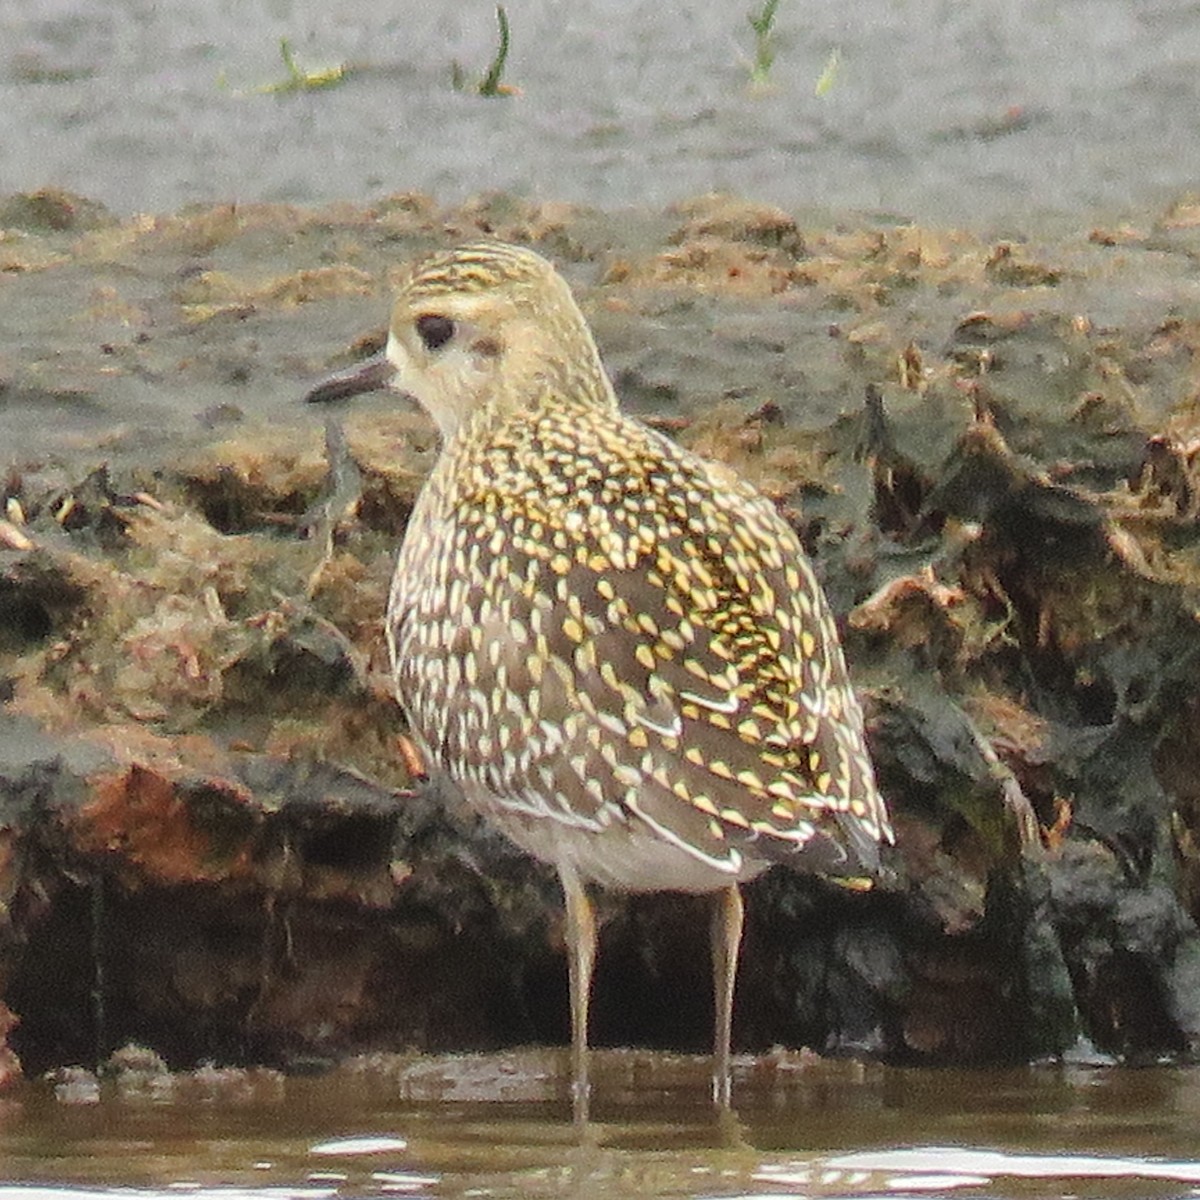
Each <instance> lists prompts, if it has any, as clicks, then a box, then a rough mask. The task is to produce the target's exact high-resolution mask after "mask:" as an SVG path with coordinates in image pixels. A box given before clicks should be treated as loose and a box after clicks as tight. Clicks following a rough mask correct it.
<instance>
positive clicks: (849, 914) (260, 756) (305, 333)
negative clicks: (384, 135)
mask: <svg viewBox="0 0 1200 1200" xmlns="http://www.w3.org/2000/svg"><path fill="white" fill-rule="evenodd" d="M0 226H2V227H3V233H2V234H0V268H3V273H2V274H0V302H2V303H3V304H4V307H5V312H6V322H7V324H6V328H5V330H3V331H0V465H2V466H3V467H4V468H5V471H6V474H5V478H4V491H5V496H4V499H5V504H6V510H5V517H4V521H3V523H2V524H0V702H2V704H3V707H2V708H0V901H2V902H3V905H4V907H3V909H2V910H0V989H2V991H0V995H2V998H3V1004H4V1005H5V1009H4V1010H0V1013H2V1014H3V1022H2V1025H3V1027H4V1028H6V1029H7V1041H8V1047H9V1054H8V1057H7V1058H5V1059H3V1060H0V1073H7V1074H10V1075H11V1074H14V1073H16V1072H17V1071H18V1070H19V1069H20V1066H19V1063H20V1064H23V1066H24V1068H25V1070H26V1071H28V1072H40V1071H43V1070H46V1069H49V1068H52V1067H55V1066H59V1065H62V1064H67V1063H95V1062H98V1061H100V1060H102V1059H104V1058H105V1057H106V1056H107V1055H108V1054H109V1053H110V1052H111V1051H112V1050H114V1049H115V1048H117V1047H119V1046H122V1045H124V1044H125V1043H127V1042H130V1041H135V1042H137V1043H139V1044H142V1045H145V1046H149V1047H152V1048H153V1049H154V1050H155V1051H157V1052H158V1053H159V1054H161V1055H162V1056H163V1057H164V1058H165V1059H166V1061H167V1062H168V1063H170V1064H171V1065H175V1066H181V1065H188V1064H194V1063H196V1062H199V1061H202V1060H205V1059H213V1060H215V1061H217V1062H220V1063H269V1064H275V1065H282V1066H285V1067H290V1068H296V1069H299V1068H309V1069H315V1068H319V1067H321V1066H323V1065H325V1064H328V1063H331V1062H334V1061H336V1060H338V1059H339V1058H340V1057H342V1056H344V1055H346V1054H348V1053H351V1052H356V1051H363V1050H375V1049H397V1048H415V1049H430V1050H444V1049H468V1048H469V1049H479V1048H489V1047H497V1046H505V1045H513V1044H518V1043H528V1042H554V1041H561V1040H562V1039H564V1038H565V1036H566V1000H565V972H564V965H563V957H562V937H561V913H560V908H559V903H560V902H559V898H558V895H557V890H556V887H555V884H554V882H553V879H552V878H551V875H550V873H549V872H547V871H546V870H545V869H543V868H541V867H540V866H538V865H536V864H532V863H530V862H528V861H527V860H525V859H524V858H522V857H521V856H520V855H518V854H516V853H515V852H514V851H513V850H512V849H511V848H509V847H508V845H507V844H506V843H504V842H503V841H502V840H500V839H499V838H497V837H495V836H493V835H491V834H490V833H489V832H488V831H487V830H486V829H484V828H481V827H480V826H479V825H478V824H477V823H476V822H474V821H473V820H472V819H471V818H470V817H469V815H467V814H465V813H463V812H462V811H460V809H459V807H458V806H457V803H456V801H455V798H454V797H453V796H449V795H445V794H443V793H442V792H441V791H439V790H438V789H436V788H431V787H430V786H429V785H427V784H423V783H422V782H421V781H420V780H418V779H414V778H412V777H410V775H409V774H408V772H407V768H406V765H405V758H404V755H403V754H402V753H401V752H400V748H399V745H398V735H399V734H400V733H401V732H402V731H401V727H400V722H399V719H398V717H397V714H396V711H395V708H394V706H393V704H392V702H391V699H390V697H389V695H388V688H387V683H386V669H385V662H384V649H383V646H382V640H381V638H380V636H379V621H380V614H381V613H382V610H383V605H384V600H385V595H386V587H387V581H388V578H389V575H390V569H391V562H390V559H391V554H392V549H393V547H394V545H395V542H396V539H397V537H398V536H399V534H400V532H401V530H402V529H403V525H404V522H405V519H406V517H407V514H408V512H409V510H410V508H411V505H412V502H413V497H414V495H415V492H416V489H417V488H418V487H419V485H420V481H421V479H422V477H423V474H424V472H425V471H426V470H427V469H428V468H429V466H430V465H431V463H432V461H433V457H434V454H435V452H436V445H435V441H434V435H433V431H432V428H431V427H430V426H429V425H428V424H427V423H426V422H425V421H424V420H423V419H422V418H421V417H420V416H418V415H416V414H414V413H410V412H407V411H404V410H402V408H400V407H399V406H398V405H397V404H395V403H394V402H387V403H379V402H374V403H371V404H367V405H365V406H363V407H362V408H360V409H357V410H353V411H349V412H347V413H345V414H344V415H343V416H342V417H340V418H339V420H338V421H337V422H336V423H335V424H334V425H332V426H331V427H330V428H328V429H326V428H324V427H322V426H321V425H319V424H318V420H319V415H318V414H314V413H313V412H312V411H311V410H306V409H305V408H304V407H303V406H302V405H301V404H300V403H299V398H300V397H301V396H302V394H303V392H304V390H305V388H306V387H307V386H308V385H309V384H310V383H311V382H312V381H313V379H314V378H315V377H316V376H317V375H318V374H319V373H320V372H321V371H323V370H325V369H328V368H330V367H334V366H338V365H342V364H344V363H345V362H347V361H350V360H351V359H353V358H354V357H355V356H357V355H361V354H363V353H366V352H368V351H369V350H370V349H371V348H372V347H373V346H374V345H375V344H377V342H378V339H379V336H380V332H381V329H382V323H383V321H384V319H385V315H386V307H387V294H388V291H389V287H390V277H391V276H392V274H393V273H394V271H395V270H396V269H397V268H398V267H399V266H400V265H401V264H403V263H404V262H405V261H406V260H407V259H409V258H410V257H411V256H412V255H413V254H415V253H418V252H420V251H422V250H424V249H426V248H428V247H430V246H433V245H437V244H447V243H450V242H453V241H455V240H458V239H459V238H461V237H463V236H466V235H471V234H474V233H477V232H479V231H480V230H485V231H488V232H493V233H496V234H498V235H499V236H502V237H506V238H510V239H515V240H522V241H528V242H531V243H532V244H534V245H536V246H537V247H538V248H540V249H541V250H543V251H544V252H545V253H547V254H549V255H551V256H552V257H554V258H555V259H556V260H557V261H559V262H560V263H561V264H562V265H563V267H564V269H565V270H566V272H567V274H568V275H569V277H570V278H571V280H572V282H573V283H574V284H575V285H576V287H577V289H578V291H579V294H580V298H581V302H582V304H583V307H584V310H585V312H586V313H587V314H588V316H589V318H590V319H591V320H592V321H593V323H594V326H595V329H596V333H597V337H598V340H599V342H600V345H601V349H602V351H603V352H604V354H605V357H606V359H607V361H608V363H609V366H610V369H611V370H612V372H613V375H614V379H615V381H616V383H617V387H618V390H619V391H620V392H621V394H622V395H623V397H624V398H625V400H626V402H627V404H628V405H629V407H631V408H632V409H634V410H635V411H638V412H640V413H642V414H643V415H645V416H647V417H648V418H650V419H653V420H655V421H657V422H658V423H659V424H661V425H662V426H664V427H666V428H668V429H670V430H671V431H672V432H673V433H675V434H676V435H677V436H679V437H680V439H681V440H683V441H685V442H686V443H688V444H690V445H692V446H694V447H696V448H698V449H700V450H702V451H703V452H704V453H707V454H711V455H714V456H717V457H720V458H723V459H726V460H728V461H729V462H731V463H732V464H733V465H734V466H735V467H736V468H737V469H738V470H739V471H741V472H742V473H744V474H746V475H747V476H748V477H750V478H751V479H753V480H754V481H755V482H756V483H758V484H759V486H760V487H762V488H763V489H764V490H765V491H767V493H768V494H770V495H771V496H772V497H773V498H774V499H776V500H777V502H778V503H779V504H780V505H781V507H782V508H783V510H784V511H785V512H786V513H787V515H788V517H789V519H791V520H793V521H794V522H795V523H796V525H797V528H798V529H799V530H800V532H801V534H802V536H803V538H804V540H805V543H806V545H807V546H808V547H809V549H810V550H811V552H812V554H813V556H814V558H815V560H816V561H817V563H818V566H819V570H820V572H821V574H822V577H823V579H824V581H825V584H826V587H827V590H828V591H829V594H830V597H831V600H832V601H833V604H834V607H835V609H836V610H837V612H838V614H839V618H840V619H841V621H842V624H843V628H844V632H845V637H846V643H847V649H848V654H849V658H850V661H851V664H852V670H853V673H854V677H855V681H856V683H857V685H858V687H859V688H860V690H861V693H862V695H863V699H864V703H865V706H866V709H867V713H868V723H869V731H870V738H871V745H872V749H873V752H874V754H875V757H876V761H877V764H878V767H879V772H880V776H881V780H882V783H883V787H884V789H885V792H886V794H887V796H888V798H889V801H890V802H891V805H892V808H893V811H894V814H895V819H896V824H897V827H898V834H899V840H898V845H897V847H896V850H895V853H894V854H893V856H892V858H891V863H890V865H891V867H892V872H893V874H892V878H891V879H890V880H889V882H888V883H887V885H886V886H884V887H882V888H879V889H877V890H876V891H875V892H873V893H871V894H867V895H854V894H847V893H845V892H840V891H838V890H837V889H835V888H832V887H830V886H828V885H826V884H823V883H821V882H820V881H815V880H811V879H805V878H802V877H798V876H795V875H792V874H789V873H788V872H786V871H782V870H780V871H775V872H772V873H771V874H770V875H768V876H766V877H765V878H763V879H762V880H760V881H759V882H758V883H756V884H755V885H754V886H752V887H751V888H749V889H748V897H747V899H748V926H747V942H746V950H745V959H744V967H743V973H742V977H741V981H740V985H739V996H738V1012H737V1020H736V1034H735V1036H736V1040H737V1042H738V1043H739V1045H740V1046H741V1047H743V1048H745V1049H747V1050H765V1049H766V1048H768V1047H770V1046H772V1045H777V1044H780V1045H786V1046H809V1047H813V1048H815V1049H817V1050H820V1051H822V1052H850V1053H857V1054H866V1055H872V1056H880V1057H884V1058H887V1059H891V1060H900V1061H915V1062H929V1063H944V1062H956V1063H980V1062H1013V1061H1024V1060H1026V1059H1030V1058H1034V1057H1041V1056H1047V1055H1058V1054H1065V1053H1084V1054H1092V1053H1098V1054H1105V1055H1117V1056H1129V1057H1131V1058H1134V1059H1140V1058H1143V1057H1146V1056H1157V1055H1160V1054H1164V1053H1171V1054H1182V1055H1188V1054H1191V1053H1192V1052H1193V1051H1194V1049H1195V1048H1196V1043H1197V1039H1198V1038H1200V1002H1198V1001H1197V999H1196V997H1197V996H1200V939H1198V938H1197V932H1196V925H1195V917H1196V913H1197V909H1198V906H1200V850H1198V849H1197V845H1198V841H1197V839H1200V788H1198V786H1197V784H1196V779H1197V778H1200V751H1198V750H1197V746H1198V745H1200V739H1197V737H1196V725H1197V721H1198V720H1200V693H1198V690H1197V685H1196V683H1195V680H1196V678H1197V659H1198V656H1200V625H1198V623H1197V612H1198V600H1200V587H1198V585H1200V538H1198V534H1197V520H1196V519H1197V515H1198V514H1200V490H1198V489H1200V461H1198V458H1197V455H1198V453H1200V451H1198V449H1197V447H1198V446H1200V440H1198V439H1200V367H1198V366H1197V350H1198V349H1200V320H1198V319H1197V309H1196V304H1195V299H1194V283H1193V281H1192V280H1193V278H1194V270H1195V262H1196V257H1197V255H1198V254H1200V208H1198V207H1197V206H1196V205H1194V204H1191V203H1189V202H1186V201H1180V202H1179V203H1178V204H1176V205H1175V206H1174V207H1173V208H1171V209H1170V210H1168V211H1166V212H1163V213H1160V214H1155V215H1153V216H1148V217H1147V219H1146V221H1145V223H1144V224H1143V225H1141V226H1139V227H1133V226H1129V227H1121V228H1104V229H1085V230H1083V231H1081V232H1080V234H1079V235H1078V236H1077V237H1075V238H1073V239H1058V240H1055V241H1054V242H1044V241H1039V240H1038V239H1036V238H1023V237H1020V236H1017V235H1014V236H1013V237H1012V238H1009V239H1006V240H1004V241H1000V242H997V241H995V240H980V239H979V238H977V237H975V236H973V235H971V234H969V233H966V232H962V231H955V230H944V229H923V228H916V227H912V226H896V225H883V224H872V223H869V222H864V221H857V220H851V219H847V220H845V221H844V222H842V223H840V224H833V223H831V222H828V221H825V222H823V223H818V222H815V221H814V222H811V223H809V222H806V221H805V220H804V219H803V217H801V219H799V220H797V218H796V217H795V216H794V215H791V214H787V213H783V212H780V211H776V210H773V209H769V208H763V207H761V206H751V205H746V204H742V203H740V202H738V201H736V200H730V199H727V198H712V197H708V198H702V199H699V200H697V201H695V202H693V203H690V204H687V205H682V206H679V207H677V208H674V209H671V210H667V211H664V212H660V213H649V214H622V215H620V216H612V215H607V214H603V213H596V212H589V211H582V210H576V209H572V208H569V207H567V206H557V205H543V206H528V205H524V204H522V203H520V202H517V201H513V200H509V199H507V198H505V197H491V198H488V199H485V200H481V201H479V202H476V203H473V204H470V205H468V206H465V207H464V208H462V209H459V210H454V211H442V210H440V209H438V207H437V206H436V205H435V204H434V203H433V202H432V201H431V200H429V199H427V198H424V197H418V196H404V197H396V198H394V199H392V200H390V201H388V202H387V203H385V204H382V205H379V206H377V207H375V208H371V209H363V208H355V207H353V206H350V205H342V206H337V207H336V208H328V209H322V210H298V209H292V208H283V207H269V206H256V207H250V208H246V209H231V208H219V209H205V210H201V211H196V212H193V213H184V214H179V215H176V216H173V217H166V218H159V219H138V220H135V221H130V222H120V221H116V220H114V219H112V218H111V217H110V216H109V215H108V214H106V213H105V212H104V211H103V210H102V209H99V208H98V207H96V206H93V205H89V204H88V203H87V202H85V201H81V200H79V199H78V198H75V197H70V196H66V195H61V194H53V193H43V194H39V195H37V196H29V197H15V198H10V199H9V200H7V201H5V202H3V204H0ZM329 445H333V446H334V447H342V446H344V447H345V449H346V450H347V451H348V455H347V456H345V461H344V462H343V463H342V466H341V469H340V470H339V472H338V473H337V474H336V475H335V476H331V475H330V472H329V469H328V460H329V453H328V449H329ZM609 908H610V919H609V921H608V924H607V926H606V928H605V934H604V949H603V953H602V959H601V966H600V969H599V972H598V978H597V996H596V1002H595V1036H596V1041H597V1042H598V1044H601V1045H604V1044H617V1045H619V1044H630V1043H634V1044H640V1045H650V1046H669V1047H672V1048H675V1049H682V1050H690V1049H703V1047H704V1046H705V1045H706V1044H707V1042H708V1039H709V1034H710V1021H711V1017H710V1000H709V981H708V965H707V956H706V950H705V942H706V928H707V926H706V916H705V912H704V909H703V907H702V905H700V904H698V903H697V902H695V901H692V900H689V899H686V898H680V897H671V896H661V897H646V898H638V899H636V900H625V901H622V900H619V899H618V900H614V901H613V902H612V903H611V904H610V906H609ZM18 1060H19V1063H18Z"/></svg>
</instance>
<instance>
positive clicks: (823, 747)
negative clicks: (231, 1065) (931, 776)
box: [310, 241, 892, 1117]
mask: <svg viewBox="0 0 1200 1200" xmlns="http://www.w3.org/2000/svg"><path fill="white" fill-rule="evenodd" d="M385 383H386V384H389V385H390V386H391V387H392V388H394V389H397V390H398V391H400V392H403V393H406V394H407V395H409V396H411V397H413V398H415V399H416V401H417V402H418V403H419V404H420V405H421V406H422V407H423V408H424V409H425V410H426V411H427V412H428V414H429V415H430V416H431V417H432V419H433V421H434V422H435V423H436V425H437V427H438V430H439V432H440V434H441V452H440V456H439V457H438V459H437V462H436V465H435V466H434V468H433V471H432V474H431V475H430V476H429V478H428V480H427V481H426V482H425V484H424V486H423V487H422V489H421V492H420V495H419V497H418V499H417V502H416V506H415V508H414V509H413V512H412V516H411V518H410V520H409V522H408V527H407V530H406V532H405V535H404V540H403V544H402V545H401V547H400V551H399V556H398V559H397V562H396V568H395V575H394V577H393V580H392V585H391V594H390V598H389V602H388V607H387V617H386V623H385V631H386V637H387V642H388V646H389V648H390V651H391V661H392V666H393V671H394V678H395V690H396V696H397V698H398V700H399V702H400V705H401V707H402V708H403V710H404V713H405V714H406V716H407V719H408V724H409V728H410V730H411V733H412V735H413V736H414V738H415V739H416V741H417V743H418V745H419V747H420V749H421V751H422V753H423V755H424V757H425V760H426V763H427V764H428V766H429V767H430V769H432V770H434V771H437V772H441V773H443V774H444V775H447V776H449V777H450V779H451V780H453V782H454V783H455V784H457V786H458V787H459V788H460V789H461V791H462V793H463V794H464V796H465V798H466V800H467V801H468V802H469V804H471V805H472V806H473V807H474V808H475V809H476V810H477V811H479V812H481V813H482V814H484V816H485V817H486V818H487V819H489V820H491V821H492V822H494V823H495V825H496V826H498V827H499V829H501V830H502V831H503V832H504V833H505V834H507V835H508V836H509V837H510V838H511V839H512V840H513V841H514V842H515V843H516V844H517V845H518V846H520V847H522V848H523V849H524V850H525V851H527V852H528V853H530V854H532V855H534V856H536V857H537V858H539V859H541V860H542V861H544V862H547V863H549V864H551V865H552V866H553V867H554V868H555V870H556V871H557V873H558V877H559V879H560V880H561V882H562V890H563V894H564V897H565V902H566V940H567V947H568V974H569V992H570V1005H571V1027H572V1057H571V1063H572V1079H573V1096H574V1102H575V1112H576V1115H577V1117H578V1116H579V1115H580V1114H581V1113H582V1114H583V1115H584V1116H585V1117H586V1112H587V1096H588V1072H587V1048H588V1002H589V995H590V990H591V980H592V971H593V966H594V963H595V956H596V936H597V935H596V919H595V913H594V909H593V902H592V899H591V897H590V895H589V890H588V889H589V887H591V886H593V885H595V886H599V887H602V888H612V889H616V890H618V891H626V892H647V891H680V892H695V893H712V894H713V895H714V897H715V903H714V906H713V918H712V927H711V940H712V952H713V983H714V991H715V1035H714V1056H713V1095H714V1099H715V1101H716V1102H717V1104H718V1105H719V1106H721V1107H724V1108H727V1107H728V1106H729V1103H730V1031H731V1023H732V1013H733V995H734V983H735V979H736V974H737V961H738V950H739V946H740V942H741V933H742V899H741V893H740V890H739V884H741V883H742V882H744V881H746V880H749V879H753V878H754V877H755V876H757V875H759V874H760V873H761V872H762V871H764V870H766V868H767V867H769V866H770V865H772V864H773V863H777V862H786V863H789V864H791V865H792V866H793V867H796V868H799V869H800V870H804V871H812V872H817V873H820V874H823V875H828V876H835V877H838V876H841V877H849V878H863V879H869V877H871V876H872V875H873V874H874V873H876V872H877V870H878V867H879V847H880V843H881V842H882V841H889V840H891V836H892V834H891V828H890V825H889V821H888V815H887V811H886V808H885V805H884V802H883V800H882V798H881V797H880V794H879V791H878V788H877V786H876V781H875V775H874V771H873V769H872V765H871V760H870V757H869V755H868V752H867V747H866V744H865V741H864V737H863V717H862V711H861V709H860V707H859V704H858V701H857V699H856V697H855V694H854V692H853V690H852V688H851V686H850V682H849V680H848V678H847V673H846V666H845V662H844V661H843V656H842V650H841V646H840V643H839V639H838V633H837V628H836V626H835V623H834V619H833V616H832V614H831V612H830V609H829V606H828V604H827V603H826V600H825V597H824V594H823V593H822V590H821V587H820V585H819V583H818V581H817V578H816V576H815V575H814V573H813V569H812V566H811V565H810V563H809V561H808V559H807V557H806V555H805V553H804V551H803V549H802V548H801V545H800V542H799V540H798V538H797V536H796V533H795V531H794V530H793V529H792V528H791V526H790V525H788V523H787V522H786V521H785V520H784V519H783V518H782V517H781V516H780V515H779V513H778V512H777V510H776V509H775V507H774V505H773V504H771V502H770V501H769V500H767V499H766V498H765V497H764V496H763V495H761V494H760V493H759V492H757V491H755V490H754V489H753V488H752V487H750V486H749V485H748V484H747V483H745V482H743V481H741V480H740V479H738V478H737V477H736V476H735V475H734V474H733V473H732V472H731V471H730V470H729V469H728V468H727V467H725V466H722V465H720V464H717V463H714V462H710V461H707V460H705V459H703V458H700V457H698V456H697V455H695V454H692V453H690V452H689V451H687V450H685V449H682V448H681V447H680V446H678V445H677V444H676V443H674V442H673V441H671V440H670V439H669V438H667V437H665V436H663V435H662V434H660V433H658V432H656V431H655V430H653V429H651V428H649V427H648V426H646V425H644V424H642V423H641V422H640V421H637V420H635V419H634V418H632V417H630V416H627V415H625V414H623V413H622V412H621V411H620V408H619V406H618V402H617V398H616V395H615V394H614V391H613V388H612V385H611V383H610V381H609V378H608V376H607V374H606V373H605V370H604V367H603V365H602V363H601V360H600V355H599V353H598V351H597V349H596V344H595V342H594V341H593V338H592V335H591V331H590V330H589V328H588V325H587V322H586V320H585V319H584V317H583V315H582V313H581V312H580V310H579V308H578V306H577V304H576V302H575V300H574V298H573V296H572V294H571V292H570V290H569V288H568V287H567V284H566V283H565V281H564V280H563V279H562V277H561V276H560V275H559V274H558V273H557V271H555V269H554V268H553V266H551V264H550V263H549V262H548V261H547V260H546V259H544V258H542V257H541V256H540V255H538V254H536V253H534V252H533V251H531V250H528V249H525V248H522V247H518V246H513V245H507V244H503V243H499V242H491V241H481V242H475V243H471V244H468V245H463V246H460V247H458V248H457V249H453V250H450V251H444V252H440V253H436V254H433V255H431V256H430V257H428V258H425V259H423V260H422V261H420V262H418V263H417V264H416V265H414V266H413V267H412V268H411V270H410V272H409V274H408V276H407V278H406V280H405V281H404V282H403V284H402V285H401V286H400V288H399V291H398V294H397V296H396V300H395V304H394V307H393V309H392V318H391V326H390V331H389V334H388V341H387V347H386V350H385V352H384V353H383V354H382V355H381V356H377V357H376V358H375V359H373V360H368V361H367V363H366V364H364V365H362V366H361V367H359V368H357V369H356V370H355V371H354V372H351V373H347V374H343V375H342V376H339V377H335V379H334V380H333V381H331V382H330V383H327V384H325V385H322V386H321V387H318V388H317V389H314V391H313V392H312V393H310V398H311V399H330V398H334V397H343V396H348V395H351V394H353V393H355V392H357V391H365V390H369V389H372V388H377V387H380V386H382V385H383V384H385Z"/></svg>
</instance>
